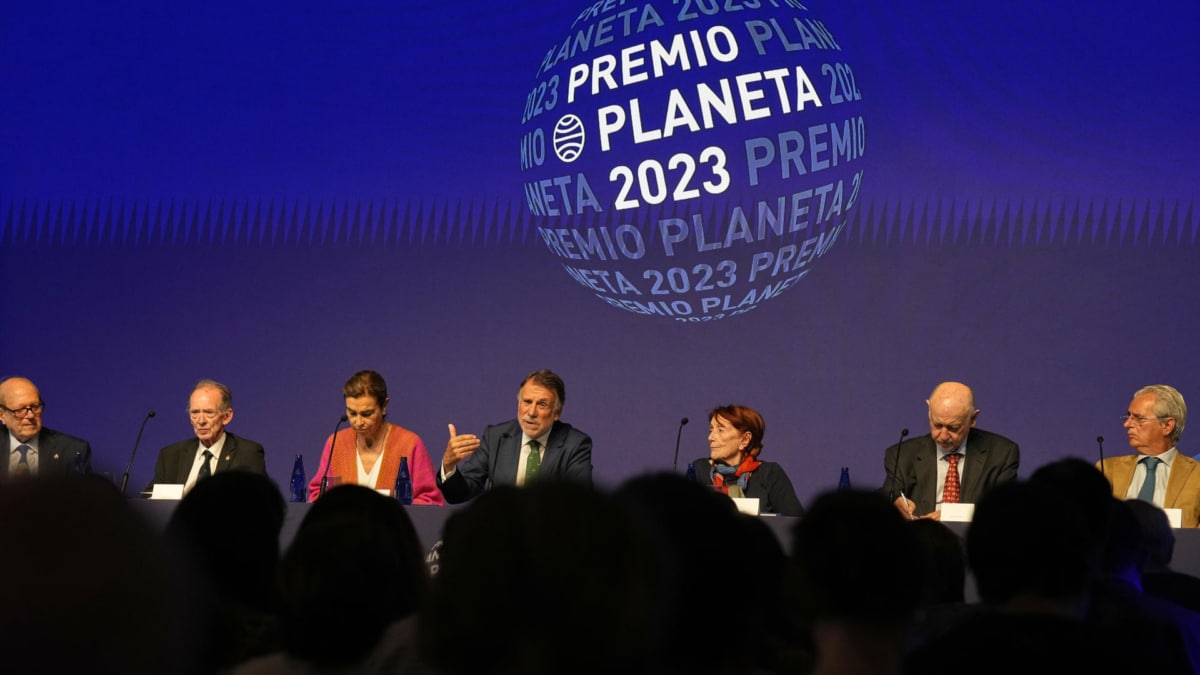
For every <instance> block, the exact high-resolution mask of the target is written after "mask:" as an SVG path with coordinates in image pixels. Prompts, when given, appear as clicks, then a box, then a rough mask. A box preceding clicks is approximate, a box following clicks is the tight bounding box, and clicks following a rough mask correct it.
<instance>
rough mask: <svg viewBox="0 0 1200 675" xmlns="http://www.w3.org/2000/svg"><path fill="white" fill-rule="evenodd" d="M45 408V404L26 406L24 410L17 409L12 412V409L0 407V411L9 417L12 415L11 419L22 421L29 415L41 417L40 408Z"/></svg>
mask: <svg viewBox="0 0 1200 675" xmlns="http://www.w3.org/2000/svg"><path fill="white" fill-rule="evenodd" d="M45 407H46V404H45V403H35V404H33V405H27V406H25V407H24V408H17V409H16V410H13V409H12V408H6V407H4V406H2V405H0V410H3V411H4V412H6V413H8V414H9V415H12V416H13V417H15V418H17V419H19V420H22V419H25V418H26V417H29V416H30V415H41V414H42V408H45Z"/></svg>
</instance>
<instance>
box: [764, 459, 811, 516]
mask: <svg viewBox="0 0 1200 675" xmlns="http://www.w3.org/2000/svg"><path fill="white" fill-rule="evenodd" d="M771 469H772V470H771V471H769V472H767V474H766V475H765V476H763V478H764V483H765V486H764V487H765V488H766V493H767V503H766V508H765V509H763V510H764V511H767V512H770V513H778V514H779V515H781V516H794V517H799V516H803V515H804V507H803V506H801V504H800V498H799V497H797V496H796V490H795V488H793V487H792V481H791V479H789V478H788V475H787V473H786V472H784V470H783V467H781V466H779V465H775V466H773V467H771Z"/></svg>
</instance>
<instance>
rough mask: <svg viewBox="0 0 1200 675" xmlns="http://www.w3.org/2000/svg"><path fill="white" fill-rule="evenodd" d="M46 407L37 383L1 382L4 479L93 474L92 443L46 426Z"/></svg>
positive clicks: (19, 379) (1, 468) (1, 474)
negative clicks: (43, 417)
mask: <svg viewBox="0 0 1200 675" xmlns="http://www.w3.org/2000/svg"><path fill="white" fill-rule="evenodd" d="M45 407H46V404H45V402H44V401H42V395H41V392H39V391H38V388H37V387H36V386H34V384H33V382H30V381H29V380H27V379H25V378H23V377H10V378H8V379H6V380H4V381H3V382H0V424H3V425H4V429H5V431H4V433H3V436H2V437H0V449H3V453H2V454H0V456H2V457H3V460H2V461H0V479H6V478H8V477H9V476H19V475H29V476H35V475H41V476H52V475H64V474H68V473H71V472H77V473H91V471H92V446H90V445H88V442H87V441H85V440H83V439H81V438H75V437H74V436H68V435H67V434H64V433H62V432H59V431H54V430H53V429H47V428H46V427H44V426H42V411H43V410H44V409H45Z"/></svg>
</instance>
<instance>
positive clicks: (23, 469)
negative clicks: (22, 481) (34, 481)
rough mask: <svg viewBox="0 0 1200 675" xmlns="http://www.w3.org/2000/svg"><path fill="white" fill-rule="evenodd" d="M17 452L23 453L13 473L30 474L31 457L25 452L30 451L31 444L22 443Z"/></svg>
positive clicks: (18, 474) (19, 474) (16, 474)
mask: <svg viewBox="0 0 1200 675" xmlns="http://www.w3.org/2000/svg"><path fill="white" fill-rule="evenodd" d="M17 452H19V453H21V458H20V459H18V460H17V468H16V469H15V470H13V475H14V476H27V475H29V459H28V458H27V457H26V456H25V453H27V452H29V446H28V445H25V444H24V443H22V444H21V445H18V446H17Z"/></svg>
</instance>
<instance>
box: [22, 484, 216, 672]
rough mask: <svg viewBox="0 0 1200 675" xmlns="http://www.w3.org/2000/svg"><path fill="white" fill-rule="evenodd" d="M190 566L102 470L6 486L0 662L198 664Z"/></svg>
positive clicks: (107, 668)
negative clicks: (180, 561) (90, 474)
mask: <svg viewBox="0 0 1200 675" xmlns="http://www.w3.org/2000/svg"><path fill="white" fill-rule="evenodd" d="M186 569H187V568H186V566H184V565H179V564H178V561H176V560H174V559H172V557H171V556H170V555H169V552H168V550H167V548H166V547H165V546H164V545H163V543H162V542H161V539H160V538H159V537H158V536H157V535H155V534H154V533H153V532H152V531H151V530H150V529H149V528H148V526H147V525H146V524H145V523H143V522H142V521H141V519H140V518H138V517H136V516H135V514H134V513H133V512H132V511H131V509H130V508H129V506H128V505H127V504H126V503H125V500H124V499H123V498H122V496H121V495H120V494H119V493H118V492H117V490H116V489H115V488H114V487H113V486H112V485H111V484H110V483H108V482H106V481H102V480H100V479H95V478H84V477H70V478H65V479H58V478H45V479H43V480H37V481H21V482H14V483H10V484H7V485H5V486H3V489H0V579H3V582H2V583H3V590H2V591H0V654H2V655H3V656H0V670H3V672H5V673H22V674H30V675H38V674H41V673H46V674H50V673H54V674H58V673H92V674H96V675H101V674H105V675H107V674H110V673H111V674H113V675H116V674H118V673H119V674H121V675H138V674H142V673H145V674H146V675H152V674H160V673H197V672H200V668H199V666H198V665H197V659H196V657H197V656H198V654H199V653H200V652H199V649H198V647H199V645H200V644H202V643H203V641H204V640H205V636H204V635H203V626H200V625H196V624H194V623H192V621H191V619H190V617H191V616H192V614H193V613H194V612H195V611H196V609H197V604H198V599H197V598H196V597H194V596H192V595H191V594H190V591H189V588H190V584H189V582H190V581H191V579H188V578H186Z"/></svg>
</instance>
